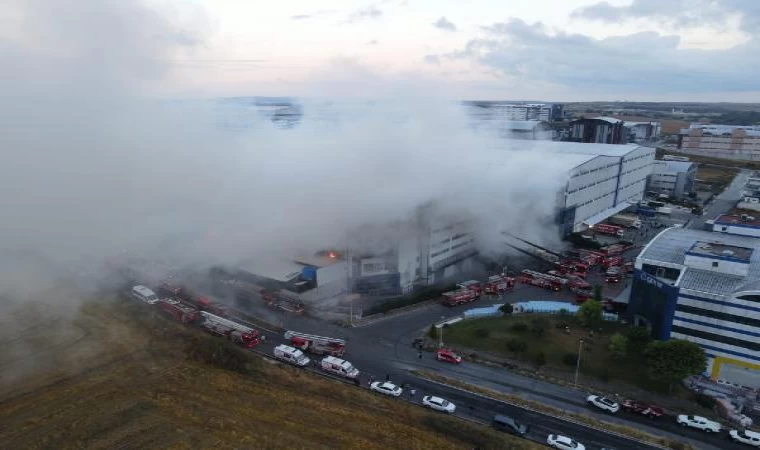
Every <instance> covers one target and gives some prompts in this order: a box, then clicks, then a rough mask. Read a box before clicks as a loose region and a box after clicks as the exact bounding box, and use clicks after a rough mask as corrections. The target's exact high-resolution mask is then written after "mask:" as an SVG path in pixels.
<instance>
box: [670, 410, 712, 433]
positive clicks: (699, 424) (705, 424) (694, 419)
mask: <svg viewBox="0 0 760 450" xmlns="http://www.w3.org/2000/svg"><path fill="white" fill-rule="evenodd" d="M676 421H677V422H678V423H679V424H680V425H682V426H684V427H691V428H697V429H699V430H702V431H706V432H708V433H718V432H720V424H719V423H718V422H715V421H713V420H710V419H706V418H704V417H701V416H687V415H686V414H681V415H679V416H678V418H677V419H676Z"/></svg>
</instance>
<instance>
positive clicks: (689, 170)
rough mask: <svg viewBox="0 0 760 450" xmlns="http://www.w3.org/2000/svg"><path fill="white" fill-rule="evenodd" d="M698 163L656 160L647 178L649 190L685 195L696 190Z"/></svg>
mask: <svg viewBox="0 0 760 450" xmlns="http://www.w3.org/2000/svg"><path fill="white" fill-rule="evenodd" d="M696 177H697V165H696V164H695V163H692V162H685V161H655V162H654V164H652V174H651V175H649V179H648V180H647V191H650V192H656V193H658V194H664V195H667V196H670V197H683V196H684V195H686V194H688V193H689V192H692V191H694V183H695V180H696Z"/></svg>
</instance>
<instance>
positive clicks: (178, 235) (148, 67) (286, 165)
mask: <svg viewBox="0 0 760 450" xmlns="http://www.w3.org/2000/svg"><path fill="white" fill-rule="evenodd" d="M177 7H178V8H182V7H183V6H182V4H178V6H177ZM3 14H5V16H4V17H2V23H3V26H2V27H0V67H3V74H2V78H0V152H2V164H0V207H1V208H2V209H1V210H2V213H3V219H2V221H0V258H2V259H3V261H1V262H2V264H0V267H3V268H9V267H13V268H14V271H6V272H4V275H5V276H4V277H3V283H2V287H0V291H2V292H4V293H5V294H13V295H20V292H21V291H22V289H27V290H29V289H32V290H33V289H34V288H35V287H36V286H44V287H45V288H46V289H47V288H48V287H49V286H48V285H44V284H40V283H43V282H45V283H50V282H52V281H54V280H55V279H56V278H57V276H58V274H57V273H56V270H58V269H60V270H61V273H62V274H65V273H67V272H68V271H85V270H86V271H88V272H92V271H95V272H97V270H98V268H99V267H101V266H102V264H103V261H104V260H106V259H108V258H111V257H112V256H113V255H116V254H119V253H120V252H123V251H127V252H128V253H129V254H132V255H139V256H141V257H145V258H148V259H154V258H161V259H162V260H168V261H170V262H171V263H172V264H178V265H196V266H197V265H210V264H214V263H217V262H224V263H233V264H234V263H235V262H236V261H241V260H250V259H255V258H259V257H263V258H271V257H272V256H273V255H284V256H288V255H292V254H293V253H294V252H302V251H310V250H316V249H319V248H324V247H325V246H329V245H333V244H337V243H340V241H341V239H343V237H344V236H345V233H346V232H347V231H348V230H350V229H352V228H354V227H357V226H361V225H363V224H368V223H369V224H373V225H377V224H382V223H386V222H388V223H391V222H394V221H398V220H404V219H407V218H410V217H413V214H414V209H415V207H416V206H417V205H419V204H421V203H424V202H427V201H431V200H434V201H436V204H437V205H438V207H439V208H440V209H441V211H443V212H444V213H446V214H452V215H456V216H462V217H475V218H477V219H478V223H479V225H480V229H481V230H484V231H485V232H484V233H482V236H481V238H482V242H483V243H484V244H483V245H484V249H485V250H492V249H494V248H495V247H496V246H497V245H498V244H497V243H496V241H495V239H494V237H493V236H494V231H496V230H498V229H500V228H501V227H510V228H512V229H513V230H514V231H515V232H518V233H522V234H523V235H525V236H526V237H534V238H541V235H542V234H543V233H542V232H541V231H537V230H536V228H537V227H536V226H535V221H536V220H539V219H544V218H546V217H548V216H549V215H550V214H551V213H552V209H553V206H554V202H555V198H556V192H557V189H558V188H559V186H560V184H561V183H563V177H562V174H563V173H564V170H565V169H566V168H565V167H564V166H563V165H562V164H560V163H554V162H553V161H556V158H551V157H548V156H547V155H545V154H542V153H532V152H518V151H512V150H510V149H509V148H507V147H508V146H505V145H504V144H499V145H497V144H496V140H495V138H492V137H490V136H484V135H479V136H476V135H474V134H473V133H472V132H471V131H469V128H468V127H467V126H466V119H465V118H464V117H463V116H462V113H461V112H460V111H459V109H458V108H457V107H456V106H454V105H452V104H451V103H449V102H448V101H444V100H440V101H437V100H435V99H434V98H431V97H430V95H419V96H406V97H405V98H392V99H377V100H379V101H378V102H376V103H374V104H371V105H370V104H364V106H362V107H360V108H358V109H356V108H354V109H351V110H343V111H341V107H340V106H336V107H335V109H336V111H338V113H339V117H342V118H344V119H346V122H345V123H343V124H340V125H338V126H334V127H330V128H327V129H326V128H325V127H324V126H323V123H322V122H320V121H319V120H312V119H319V117H318V115H316V116H315V115H314V114H312V115H310V111H311V110H310V109H309V104H308V103H306V104H305V105H304V111H305V116H304V121H303V123H302V124H300V125H299V126H298V127H295V128H292V129H289V130H282V129H277V128H275V127H274V126H272V124H271V123H269V122H266V121H261V123H258V124H256V125H257V126H252V127H250V128H248V129H246V130H244V131H243V132H235V133H233V132H230V131H229V130H226V129H224V128H221V127H219V126H218V125H217V122H218V119H219V117H218V115H219V108H218V104H217V103H216V102H214V101H197V100H193V101H169V100H167V98H165V97H164V96H162V95H161V90H160V87H161V86H166V84H167V83H171V82H173V79H172V78H171V77H172V71H171V69H172V61H174V60H176V58H180V57H187V56H188V55H192V52H193V51H194V49H195V48H198V46H202V45H203V37H204V33H205V32H206V29H205V28H204V24H205V23H206V21H205V20H203V19H202V18H201V20H198V19H195V18H196V17H198V16H197V15H194V14H173V15H162V14H161V13H160V12H158V11H157V10H152V9H150V8H148V7H147V6H144V5H141V4H140V3H139V2H123V1H117V0H110V1H109V0H107V1H102V0H77V1H73V0H72V1H65V0H46V1H42V0H34V1H30V0H24V1H21V0H18V1H15V2H13V1H12V2H10V7H9V8H8V9H7V10H6V11H4V13H3ZM176 17H193V18H194V19H193V20H192V21H190V22H187V23H179V22H178V21H177V20H176V19H175V18H176ZM201 17H202V16H201ZM188 30H191V31H188ZM285 94H287V93H285ZM349 119H350V120H349ZM252 120H253V118H252ZM545 234H546V235H552V234H553V233H552V232H551V231H549V232H546V233H545ZM19 261H24V263H23V264H16V263H17V262H19ZM36 265H42V266H44V270H43V269H39V268H36V267H35V268H33V267H30V266H36ZM24 268H27V269H28V270H22V269H24Z"/></svg>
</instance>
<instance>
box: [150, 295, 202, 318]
mask: <svg viewBox="0 0 760 450" xmlns="http://www.w3.org/2000/svg"><path fill="white" fill-rule="evenodd" d="M158 307H159V308H160V309H161V311H163V312H165V313H167V314H169V315H170V316H172V317H173V318H175V319H176V320H178V321H180V322H182V323H193V322H195V321H197V320H198V319H200V314H198V310H197V309H195V308H192V307H190V306H187V305H185V304H183V303H182V302H180V301H179V300H176V299H173V298H162V299H161V300H159V301H158Z"/></svg>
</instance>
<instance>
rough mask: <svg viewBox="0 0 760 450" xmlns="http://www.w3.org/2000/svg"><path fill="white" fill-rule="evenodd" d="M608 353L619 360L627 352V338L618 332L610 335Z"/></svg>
mask: <svg viewBox="0 0 760 450" xmlns="http://www.w3.org/2000/svg"><path fill="white" fill-rule="evenodd" d="M609 350H610V354H611V356H612V359H615V360H618V361H619V360H621V359H623V358H625V356H626V354H627V353H628V338H627V337H625V336H623V335H622V334H620V333H615V334H613V335H612V337H610V346H609Z"/></svg>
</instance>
